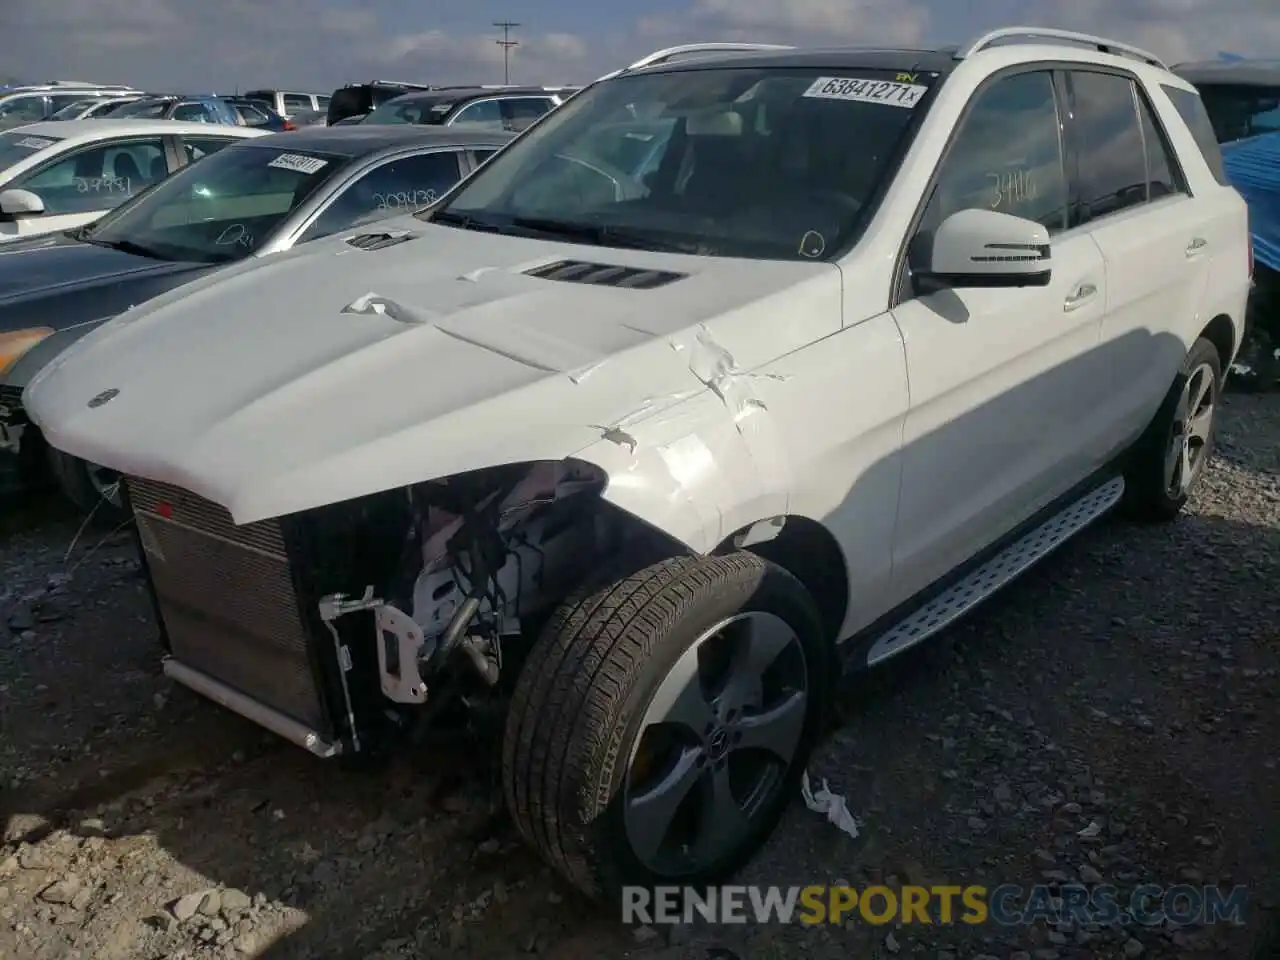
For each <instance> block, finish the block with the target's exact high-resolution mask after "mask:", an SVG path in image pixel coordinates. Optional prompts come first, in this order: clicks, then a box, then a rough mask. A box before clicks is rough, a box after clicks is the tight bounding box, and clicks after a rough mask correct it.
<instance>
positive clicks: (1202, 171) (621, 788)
mask: <svg viewBox="0 0 1280 960" xmlns="http://www.w3.org/2000/svg"><path fill="white" fill-rule="evenodd" d="M349 89H351V90H352V91H353V92H352V95H351V96H350V97H347V98H345V99H347V100H348V106H362V105H363V111H356V113H360V112H366V113H367V117H365V118H364V120H362V122H358V123H349V124H348V123H342V122H334V123H331V124H330V125H328V126H326V127H325V128H314V129H311V128H308V129H303V130H299V131H293V132H286V133H278V134H270V135H263V136H257V137H247V138H244V139H242V140H239V141H237V142H233V143H229V144H225V145H223V146H222V147H221V148H220V149H216V150H212V151H208V152H206V153H205V155H204V156H202V157H199V158H195V157H193V156H192V155H191V154H190V153H189V151H188V145H187V141H188V139H189V138H191V137H195V136H196V135H197V134H196V133H188V132H185V131H186V128H184V132H183V133H181V134H179V133H176V132H175V133H173V134H172V137H171V139H172V140H173V141H174V142H172V143H168V142H166V143H165V144H163V150H162V162H163V164H164V165H166V166H167V164H168V163H170V162H171V163H172V164H174V165H175V166H176V168H177V169H176V170H175V171H174V172H172V173H171V174H170V175H169V176H168V177H167V178H164V179H160V180H159V181H158V182H156V183H154V184H153V185H151V186H150V187H149V188H148V189H146V190H145V191H143V192H141V193H138V194H136V195H134V196H132V197H131V199H129V200H128V201H126V202H125V203H124V204H122V205H121V206H119V207H117V208H115V209H114V210H113V211H112V212H110V213H108V214H106V215H105V216H103V217H102V218H101V219H99V220H97V221H95V222H93V223H91V224H89V225H87V226H82V227H80V228H78V229H77V230H76V231H74V232H72V233H70V234H53V235H50V236H47V237H44V238H36V239H31V240H23V241H18V242H17V243H15V244H10V245H8V246H0V288H7V289H8V290H9V291H10V292H9V293H8V294H7V295H6V296H7V299H5V300H0V323H3V324H4V326H3V328H2V329H4V331H5V332H3V333H0V372H2V375H3V377H4V385H3V386H2V387H0V401H2V402H3V405H4V409H3V410H0V423H2V424H3V430H4V434H3V437H4V438H5V440H6V443H7V445H8V446H9V448H10V450H11V451H16V452H17V453H18V454H19V455H20V456H23V457H27V458H30V457H32V456H33V453H34V452H35V451H39V459H41V460H42V461H43V460H46V459H48V461H49V462H51V463H52V464H53V468H54V470H55V471H57V472H58V474H59V475H60V476H62V477H63V482H64V484H65V485H66V487H67V489H68V490H69V491H70V492H71V493H72V495H73V496H74V497H76V498H77V499H78V500H79V502H81V503H82V504H83V506H84V507H85V508H86V509H91V510H94V511H115V514H114V516H113V518H112V519H113V520H115V519H117V518H119V519H120V522H121V523H122V524H123V523H127V522H129V521H132V529H133V530H134V532H135V535H136V538H137V544H138V547H139V556H140V558H141V559H142V564H143V571H144V574H145V576H146V578H147V580H148V583H149V586H150V588H151V590H150V592H151V596H152V599H153V601H154V605H155V610H156V614H157V618H158V621H159V623H160V627H161V634H162V636H161V643H162V646H163V664H164V672H165V673H166V675H167V676H169V677H171V678H172V679H174V680H175V681H177V682H179V683H182V684H185V685H187V686H188V687H190V688H192V689H193V690H195V691H197V692H198V693H199V694H201V695H203V696H205V697H207V698H209V699H211V700H213V701H215V702H217V703H219V704H221V705H222V706H223V707H225V708H228V709H230V710H233V711H236V712H238V713H240V714H242V715H243V716H245V717H247V718H249V719H251V720H252V721H253V722H255V723H257V724H260V725H261V726H263V727H264V728H266V729H268V730H270V731H272V732H273V733H275V734H278V735H279V736H281V737H283V738H285V739H287V740H289V741H291V742H292V743H294V744H296V745H298V746H299V747H300V748H303V749H306V750H308V751H310V752H311V753H313V754H314V755H316V756H317V757H322V758H335V757H346V758H352V759H356V760H364V759H366V758H369V759H377V758H385V757H387V756H389V755H391V754H393V753H394V752H396V751H398V750H409V749H418V750H420V749H421V744H422V743H423V742H424V739H425V738H426V737H427V735H430V734H436V735H440V734H446V735H447V734H448V733H449V732H451V731H463V730H465V731H475V730H488V731H489V732H491V733H492V734H493V736H494V737H495V739H500V741H501V746H502V749H501V751H500V757H501V762H500V766H501V776H502V780H503V788H504V792H505V797H506V800H507V805H508V806H509V808H510V812H511V814H512V817H513V820H514V823H515V825H516V827H517V829H518V830H519V832H520V834H521V835H522V836H523V837H524V838H525V840H526V841H527V842H528V843H529V844H530V845H531V846H532V847H534V848H535V849H536V850H538V851H539V853H540V854H541V855H542V856H543V857H544V858H545V859H546V860H547V861H548V862H549V863H550V864H551V865H552V866H553V868H554V869H555V870H557V871H558V872H559V873H560V874H561V875H563V877H564V878H565V880H566V881H567V882H569V883H572V884H573V885H575V886H576V887H577V888H578V889H579V890H581V891H582V892H583V893H584V894H585V895H587V896H590V897H594V898H597V899H600V900H604V901H609V902H611V903H612V904H614V905H616V904H617V902H618V900H619V898H620V897H621V895H622V891H623V890H624V889H625V888H626V887H629V886H636V885H638V886H642V887H653V886H655V885H687V886H694V887H702V886H705V885H712V884H716V883H718V882H720V881H722V880H723V879H724V878H725V877H727V876H728V875H729V874H731V873H732V872H733V871H735V870H736V869H737V868H739V867H740V866H741V865H743V864H744V863H745V862H746V861H747V859H748V858H750V857H751V856H752V855H753V854H754V852H755V851H756V850H757V849H758V848H759V846H760V845H761V844H762V843H763V842H764V841H765V839H766V838H767V837H768V835H769V834H770V832H771V830H772V829H773V827H774V825H775V823H776V822H777V820H778V818H779V816H780V815H781V813H782V811H783V810H784V809H785V807H786V806H787V805H788V804H789V803H790V802H791V801H792V800H793V798H794V797H795V796H796V795H797V794H798V793H799V792H800V791H801V784H802V783H803V782H804V779H803V778H804V777H805V766H806V763H807V759H808V756H809V752H810V750H811V748H812V746H813V744H814V743H815V741H816V740H817V738H818V736H819V735H820V734H821V732H822V730H823V729H824V728H825V726H826V724H827V721H828V719H829V711H830V708H831V706H832V701H833V693H834V681H835V680H836V678H837V677H838V675H839V673H840V671H841V669H847V670H849V671H852V672H857V673H862V672H865V671H870V670H873V669H877V668H879V667H880V666H882V665H884V664H885V663H887V662H890V661H892V660H893V659H894V658H896V657H899V656H900V655H902V654H903V653H904V652H906V651H907V650H910V649H912V648H913V647H915V646H916V645H918V644H920V643H922V642H923V641H925V640H927V639H929V638H930V637H932V636H935V635H936V634H937V633H938V632H939V631H941V630H943V629H945V628H946V627H947V626H948V625H950V624H951V623H953V622H954V621H955V620H956V619H957V618H958V617H960V616H962V615H964V614H965V613H967V612H968V611H970V610H972V609H973V608H974V607H975V606H976V605H977V604H979V603H981V602H982V601H983V600H985V599H987V598H988V597H990V596H991V595H993V594H994V593H995V592H997V591H999V590H1000V589H1003V588H1004V587H1005V586H1006V585H1008V584H1009V583H1010V582H1012V581H1013V580H1015V579H1016V578H1017V577H1018V576H1020V575H1021V574H1022V573H1024V572H1025V571H1027V570H1028V569H1030V568H1031V567H1032V566H1033V565H1034V564H1036V563H1037V562H1039V561H1040V560H1041V559H1043V558H1044V557H1046V556H1048V555H1049V554H1050V553H1051V552H1052V551H1054V550H1055V549H1057V548H1058V547H1059V546H1061V545H1062V544H1063V543H1064V542H1066V541H1067V540H1069V539H1071V538H1072V537H1074V536H1075V535H1077V534H1078V533H1080V532H1081V531H1082V530H1084V529H1085V528H1086V527H1087V526H1088V525H1089V524H1091V523H1093V522H1094V521H1096V520H1097V519H1099V518H1101V517H1103V516H1105V515H1108V514H1110V513H1111V512H1112V511H1123V512H1124V513H1125V514H1127V515H1128V516H1129V517H1131V518H1133V519H1136V520H1141V521H1144V522H1147V523H1158V522H1167V521H1170V520H1172V519H1173V518H1175V517H1176V516H1177V515H1178V514H1179V512H1180V511H1181V510H1182V508H1183V506H1184V505H1185V504H1186V502H1187V500H1188V497H1189V495H1190V493H1191V491H1192V490H1193V488H1194V487H1195V485H1196V483H1197V482H1198V480H1199V479H1200V477H1201V476H1202V475H1203V473H1204V471H1205V466H1206V464H1207V463H1208V462H1209V459H1210V457H1211V456H1212V453H1213V444H1214V437H1215V431H1214V427H1215V416H1216V412H1217V409H1218V405H1219V398H1220V394H1221V391H1222V388H1223V384H1224V382H1225V377H1226V375H1227V371H1228V370H1229V369H1230V365H1231V363H1232V362H1233V360H1234V359H1235V357H1236V355H1237V352H1238V351H1239V349H1240V345H1241V342H1242V339H1243V336H1244V330H1245V322H1246V321H1245V318H1246V305H1247V300H1248V296H1249V290H1250V286H1251V271H1252V261H1253V254H1252V250H1251V246H1250V235H1249V228H1248V214H1247V209H1246V206H1245V202H1244V201H1243V199H1242V198H1241V196H1240V194H1239V192H1238V191H1237V190H1235V189H1234V188H1233V187H1232V186H1231V185H1230V184H1229V183H1228V182H1227V180H1226V178H1225V176H1224V174H1223V162H1222V157H1221V152H1220V148H1219V145H1218V143H1217V140H1216V138H1215V137H1213V136H1212V135H1206V134H1205V131H1206V129H1209V130H1211V129H1212V122H1211V120H1210V119H1209V115H1208V113H1207V112H1206V109H1205V104H1204V101H1203V99H1202V97H1201V96H1200V94H1199V93H1198V92H1197V90H1196V88H1195V86H1194V85H1193V84H1192V83H1190V82H1188V81H1187V80H1186V79H1183V78H1181V77H1179V76H1178V75H1177V74H1176V73H1175V72H1173V71H1172V70H1170V69H1169V67H1168V66H1167V65H1166V64H1164V63H1163V62H1162V61H1161V60H1160V59H1159V58H1157V57H1155V56H1154V55H1152V54H1151V53H1149V52H1147V51H1144V50H1141V49H1139V48H1137V47H1134V46H1131V45H1128V44H1125V43H1121V42H1117V41H1115V40H1111V39H1107V38H1101V37H1092V36H1089V35H1085V34H1079V33H1073V32H1068V31H1060V30H1052V29H1030V28H1025V27H1010V28H1005V29H1000V30H994V31H992V32H990V33H987V34H985V35H983V36H981V37H978V38H976V39H974V40H973V41H972V42H971V43H969V44H967V45H966V46H964V47H962V48H957V49H945V50H901V49H883V50H881V49H868V48H854V49H848V50H834V51H833V50H823V51H806V50H796V49H793V48H791V47H785V46H778V45H770V44H748V43H718V44H693V45H688V46H684V47H677V48H672V49H669V50H663V51H657V52H655V53H654V54H652V55H650V56H649V57H646V58H644V59H642V60H640V61H638V62H636V63H634V64H631V65H630V66H628V67H626V68H624V69H622V70H619V71H615V72H614V73H611V74H609V75H608V76H606V77H603V78H600V79H599V80H597V81H595V82H594V83H591V84H589V85H587V86H586V87H584V88H582V89H581V90H578V91H576V92H575V91H566V92H565V95H564V96H563V98H561V95H560V93H558V92H554V93H553V92H552V91H543V93H541V94H539V93H536V92H535V93H530V92H528V91H527V90H526V89H521V90H520V91H519V92H516V91H515V88H506V89H497V90H490V91H489V92H488V93H477V92H476V91H475V89H474V88H468V89H466V90H448V89H440V88H437V89H435V90H426V89H416V90H409V89H401V90H400V91H399V93H398V95H395V96H394V97H393V96H387V97H385V98H384V99H383V101H382V102H381V103H376V102H374V99H375V96H377V95H380V93H381V92H387V93H390V89H389V88H387V85H384V87H380V88H376V89H368V88H367V85H364V86H357V87H352V88H349ZM340 94H341V91H338V92H336V93H335V94H334V97H333V99H332V100H331V102H330V105H329V106H330V110H332V109H333V107H334V104H335V103H336V102H337V101H338V99H339V95H340ZM529 97H533V98H537V97H543V98H544V99H546V100H548V101H555V102H551V103H549V105H548V107H547V111H544V112H543V113H542V114H541V119H533V120H532V122H531V123H529V124H528V125H527V126H525V128H524V129H523V130H522V131H520V132H512V131H508V130H505V129H500V127H505V126H506V125H507V124H508V123H514V122H515V118H516V116H517V111H516V105H517V103H518V102H524V100H526V99H527V98H529ZM504 99H505V100H508V101H510V102H509V103H506V104H504V103H503V102H502V101H503V100H504ZM493 101H497V102H498V104H497V108H496V112H495V109H493V108H490V107H488V106H487V105H486V104H488V103H491V102H493ZM480 105H486V106H485V109H484V110H483V111H480V110H477V113H479V114H482V115H487V116H488V117H489V119H488V120H487V121H484V122H486V123H489V124H492V125H493V127H492V128H491V129H483V128H482V129H477V128H476V127H474V126H470V125H468V124H467V123H465V122H461V121H459V120H458V118H465V116H466V115H467V112H468V111H470V110H472V109H473V108H476V107H477V106H480ZM343 109H346V108H345V107H344V108H343ZM380 111H381V116H382V117H385V118H388V119H389V122H382V121H380V120H374V118H375V117H376V116H378V115H379V113H380ZM436 116H443V117H445V118H446V120H445V122H443V123H437V122H433V121H432V120H431V119H430V118H432V117H436ZM450 118H452V120H454V121H458V122H451V121H450ZM342 119H346V118H339V121H341V120H342ZM370 121H374V122H370ZM73 122H74V123H84V124H91V123H101V122H109V121H73ZM521 122H523V120H522V121H521ZM49 126H57V124H50V125H49ZM33 129H36V130H39V131H44V130H45V129H46V127H45V126H40V127H38V128H25V129H22V130H19V131H16V133H15V134H12V135H14V136H17V137H19V138H24V137H38V136H40V134H39V133H31V132H30V131H31V130H33ZM169 129H174V130H176V128H169ZM221 129H222V128H217V127H209V128H206V131H215V130H221ZM227 129H232V128H230V127H228V128H227ZM37 146H38V145H37ZM13 149H15V150H21V149H27V150H31V149H36V147H32V146H27V147H18V146H16V145H15V146H14V147H13ZM41 149H43V147H41ZM116 149H117V150H120V149H122V148H116ZM128 155H129V156H133V154H132V153H129V154H128ZM137 159H138V158H136V157H135V162H136V161H137ZM105 162H106V161H105V160H104V161H103V163H104V164H105ZM113 162H114V161H113ZM121 162H123V161H121ZM95 169H96V167H95ZM159 169H160V168H159V167H157V170H159ZM74 172H75V171H74V170H73V171H72V173H73V174H74ZM106 175H107V174H106V173H103V176H106ZM110 175H111V176H112V177H113V178H115V177H118V176H120V175H121V174H120V173H119V171H117V170H114V169H113V170H111V171H110ZM59 182H61V181H59ZM73 184H74V186H73V189H74V190H75V191H79V186H78V184H76V183H75V181H74V177H73ZM28 192H29V193H32V194H34V193H35V191H28ZM19 200H20V201H21V203H22V204H29V203H30V202H31V201H30V200H29V199H27V198H26V197H19ZM19 219H21V218H20V217H19Z"/></svg>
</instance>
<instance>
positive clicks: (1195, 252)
mask: <svg viewBox="0 0 1280 960" xmlns="http://www.w3.org/2000/svg"><path fill="white" fill-rule="evenodd" d="M1207 246H1209V241H1208V240H1206V239H1204V238H1203V237H1196V238H1195V239H1193V240H1192V241H1191V242H1190V243H1188V244H1187V256H1188V257H1198V256H1199V255H1200V254H1201V252H1203V250H1204V248H1205V247H1207Z"/></svg>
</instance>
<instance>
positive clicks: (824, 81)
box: [804, 77, 929, 109]
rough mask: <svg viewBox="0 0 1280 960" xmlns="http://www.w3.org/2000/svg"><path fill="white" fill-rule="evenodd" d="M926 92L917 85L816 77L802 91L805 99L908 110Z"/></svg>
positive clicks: (888, 81) (922, 86)
mask: <svg viewBox="0 0 1280 960" xmlns="http://www.w3.org/2000/svg"><path fill="white" fill-rule="evenodd" d="M928 89H929V88H928V87H926V86H924V85H922V84H918V83H895V82H893V81H891V80H859V79H857V78H853V77H819V78H818V79H817V80H815V81H813V83H812V84H811V85H810V86H809V89H808V90H806V91H805V93H804V95H805V96H806V97H818V98H820V99H825V100H854V101H860V102H862V103H883V104H885V105H886V106H891V107H906V108H908V109H910V108H911V107H914V106H915V105H916V104H917V103H919V102H920V98H921V97H923V96H924V95H925V92H926V91H927V90H928Z"/></svg>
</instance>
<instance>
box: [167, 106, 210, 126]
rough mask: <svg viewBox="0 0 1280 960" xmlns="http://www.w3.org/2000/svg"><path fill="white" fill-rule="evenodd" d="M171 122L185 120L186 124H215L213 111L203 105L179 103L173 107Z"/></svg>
mask: <svg viewBox="0 0 1280 960" xmlns="http://www.w3.org/2000/svg"><path fill="white" fill-rule="evenodd" d="M171 119H173V120H185V121H187V122H188V123H216V122H217V118H216V117H214V116H213V111H211V110H210V109H209V107H208V106H207V105H206V104H203V103H180V104H178V106H176V107H174V110H173V116H172V118H171Z"/></svg>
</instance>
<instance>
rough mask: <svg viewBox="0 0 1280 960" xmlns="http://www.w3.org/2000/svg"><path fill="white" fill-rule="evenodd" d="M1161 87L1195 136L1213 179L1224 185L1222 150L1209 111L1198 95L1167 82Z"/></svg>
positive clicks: (1225, 178)
mask: <svg viewBox="0 0 1280 960" xmlns="http://www.w3.org/2000/svg"><path fill="white" fill-rule="evenodd" d="M1161 89H1163V90H1164V92H1165V95H1166V96H1168V98H1169V100H1170V101H1171V102H1172V103H1173V108H1174V109H1175V110H1177V111H1178V116H1180V117H1182V122H1183V123H1185V124H1186V125H1187V128H1188V129H1189V130H1190V131H1191V135H1192V136H1193V137H1195V140H1196V145H1197V146H1198V147H1199V148H1200V152H1201V153H1202V154H1204V162H1205V163H1207V164H1208V165H1209V169H1210V170H1212V171H1213V176H1214V179H1215V180H1217V181H1218V182H1219V183H1220V184H1222V185H1223V186H1226V184H1227V175H1226V172H1225V171H1224V170H1223V168H1222V150H1221V149H1219V147H1218V138H1217V136H1216V135H1215V133H1214V130H1213V123H1212V122H1211V121H1210V120H1209V111H1208V110H1207V109H1205V105H1204V101H1203V100H1201V99H1200V95H1199V94H1196V93H1192V92H1191V91H1190V90H1183V89H1182V88H1181V87H1171V86H1168V85H1167V84H1161Z"/></svg>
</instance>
